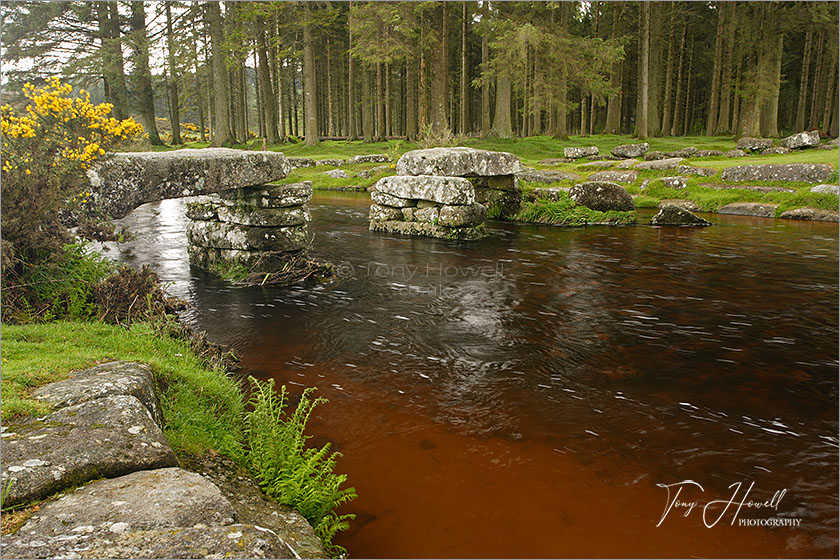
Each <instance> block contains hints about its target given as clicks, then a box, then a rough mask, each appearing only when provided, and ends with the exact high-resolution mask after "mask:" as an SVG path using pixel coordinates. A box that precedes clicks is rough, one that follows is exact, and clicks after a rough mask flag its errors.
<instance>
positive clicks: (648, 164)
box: [635, 157, 683, 171]
mask: <svg viewBox="0 0 840 560" xmlns="http://www.w3.org/2000/svg"><path fill="white" fill-rule="evenodd" d="M682 162H683V158H681V157H673V158H666V159H660V160H654V161H643V162H640V163H639V164H637V165H636V167H635V168H636V169H656V170H659V171H661V170H663V169H676V168H678V167H679V166H680V163H682Z"/></svg>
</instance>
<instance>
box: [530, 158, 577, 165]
mask: <svg viewBox="0 0 840 560" xmlns="http://www.w3.org/2000/svg"><path fill="white" fill-rule="evenodd" d="M574 162H575V160H573V159H571V158H546V159H541V160H540V161H538V162H537V163H538V164H540V165H561V164H564V163H574Z"/></svg>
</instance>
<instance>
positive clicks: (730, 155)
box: [723, 148, 747, 158]
mask: <svg viewBox="0 0 840 560" xmlns="http://www.w3.org/2000/svg"><path fill="white" fill-rule="evenodd" d="M723 155H725V156H726V157H728V158H734V157H744V156H745V155H747V152H745V151H744V150H739V149H737V148H736V149H734V150H729V151H728V152H726V153H724V154H723Z"/></svg>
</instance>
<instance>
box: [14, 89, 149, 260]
mask: <svg viewBox="0 0 840 560" xmlns="http://www.w3.org/2000/svg"><path fill="white" fill-rule="evenodd" d="M23 95H24V97H25V98H26V99H28V100H29V103H28V104H27V105H26V107H25V109H24V110H23V111H16V110H15V109H14V108H13V107H12V106H10V105H3V106H2V107H0V132H2V142H3V144H2V150H0V160H2V161H0V180H2V215H3V268H4V269H5V268H6V267H8V266H14V265H15V264H16V263H18V262H26V263H29V264H35V263H36V262H37V261H38V260H39V259H42V258H49V257H50V256H52V255H51V254H52V253H55V252H59V251H60V249H61V247H62V246H63V245H64V244H66V243H67V242H69V241H70V237H69V235H68V233H67V230H66V227H64V226H63V225H62V223H61V221H60V220H59V214H60V211H61V210H63V209H66V207H67V206H68V204H69V203H70V201H71V199H72V198H73V197H74V196H76V199H77V202H80V201H82V200H84V203H85V204H87V203H88V202H89V200H90V196H91V193H84V192H79V185H80V184H84V183H85V181H84V173H85V170H86V169H87V168H88V167H90V166H91V165H92V164H93V162H95V161H96V160H97V159H99V158H101V157H103V156H105V154H106V152H108V151H111V150H113V149H114V148H116V147H117V146H118V145H120V144H121V143H124V142H130V141H132V140H133V139H134V138H136V137H137V136H139V135H141V134H142V133H143V127H142V126H141V125H139V124H138V123H136V122H135V121H134V120H133V119H130V118H129V119H125V120H122V121H120V120H117V119H115V118H113V117H111V116H110V112H111V108H112V106H111V105H110V104H108V103H102V104H99V105H93V104H92V103H91V102H90V94H89V93H87V92H86V91H84V90H81V91H80V92H79V96H76V97H74V96H73V87H72V86H71V85H70V84H63V83H61V81H60V80H59V79H58V78H52V79H50V80H49V81H48V82H47V83H46V85H45V86H43V87H41V88H36V87H35V86H33V85H32V84H26V85H25V86H24V87H23Z"/></svg>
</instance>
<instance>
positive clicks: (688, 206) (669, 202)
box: [659, 198, 700, 212]
mask: <svg viewBox="0 0 840 560" xmlns="http://www.w3.org/2000/svg"><path fill="white" fill-rule="evenodd" d="M665 206H676V207H677V208H682V209H683V210H688V211H689V212H699V211H700V207H699V206H697V205H696V204H694V202H692V201H690V200H686V199H684V198H665V199H662V200H660V201H659V208H663V207H665Z"/></svg>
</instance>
